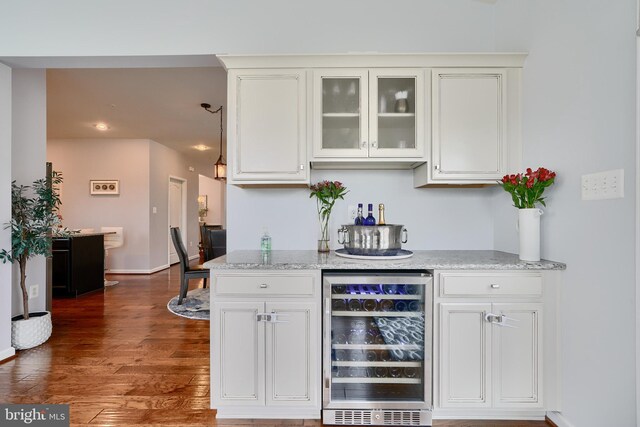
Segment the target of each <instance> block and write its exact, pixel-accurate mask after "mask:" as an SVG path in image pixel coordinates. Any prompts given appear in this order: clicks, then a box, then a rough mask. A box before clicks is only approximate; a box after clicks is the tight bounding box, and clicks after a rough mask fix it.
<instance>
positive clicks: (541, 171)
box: [498, 168, 556, 209]
mask: <svg viewBox="0 0 640 427" xmlns="http://www.w3.org/2000/svg"><path fill="white" fill-rule="evenodd" d="M555 177H556V173H555V172H552V171H550V170H549V169H545V168H538V170H536V171H533V170H531V168H527V172H526V173H524V174H521V173H519V174H517V175H505V176H504V177H503V178H502V181H499V182H498V184H500V185H501V186H502V188H503V189H504V191H506V192H508V193H509V194H511V199H512V200H513V206H515V207H516V208H518V209H531V208H535V204H536V203H540V204H541V205H542V206H547V205H546V204H545V202H544V197H542V193H544V189H545V188H547V187H549V186H550V185H551V184H553V182H554V180H555Z"/></svg>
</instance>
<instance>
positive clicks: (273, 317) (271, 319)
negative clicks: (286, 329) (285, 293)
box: [269, 311, 289, 323]
mask: <svg viewBox="0 0 640 427" xmlns="http://www.w3.org/2000/svg"><path fill="white" fill-rule="evenodd" d="M278 316H285V317H286V316H288V314H284V313H276V312H275V311H272V312H271V314H270V316H269V323H289V320H287V319H279V318H278Z"/></svg>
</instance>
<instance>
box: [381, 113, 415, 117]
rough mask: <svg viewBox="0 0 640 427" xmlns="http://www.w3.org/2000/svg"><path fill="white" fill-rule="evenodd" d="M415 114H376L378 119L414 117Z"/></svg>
mask: <svg viewBox="0 0 640 427" xmlns="http://www.w3.org/2000/svg"><path fill="white" fill-rule="evenodd" d="M415 116H416V115H415V113H378V117H383V118H393V117H415Z"/></svg>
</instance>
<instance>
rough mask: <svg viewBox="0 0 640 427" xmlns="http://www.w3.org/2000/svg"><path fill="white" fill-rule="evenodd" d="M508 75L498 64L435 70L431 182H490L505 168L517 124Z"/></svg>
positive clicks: (429, 176)
mask: <svg viewBox="0 0 640 427" xmlns="http://www.w3.org/2000/svg"><path fill="white" fill-rule="evenodd" d="M507 75H508V73H507V70H506V69H500V68H495V69H493V68H487V69H459V68H458V69H455V68H449V69H433V70H432V80H431V85H432V91H433V96H432V107H431V108H432V129H433V134H432V139H431V162H430V164H428V165H427V167H428V181H430V182H433V183H490V184H491V183H495V181H496V180H498V179H500V178H501V177H502V176H503V175H504V174H505V173H506V169H507V165H508V159H509V156H510V153H509V151H508V145H509V144H513V145H514V147H515V145H516V142H517V141H515V138H516V137H517V135H516V131H517V129H518V124H517V122H516V121H517V117H516V116H514V117H510V115H509V114H508V110H507V100H508V96H507V89H508V83H507ZM512 95H513V96H516V95H517V94H515V93H514V94H512ZM509 121H511V123H509ZM508 124H509V125H511V126H513V128H514V129H512V130H511V132H508ZM508 136H510V137H511V139H512V141H509V140H508Z"/></svg>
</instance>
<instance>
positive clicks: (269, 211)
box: [227, 170, 493, 251]
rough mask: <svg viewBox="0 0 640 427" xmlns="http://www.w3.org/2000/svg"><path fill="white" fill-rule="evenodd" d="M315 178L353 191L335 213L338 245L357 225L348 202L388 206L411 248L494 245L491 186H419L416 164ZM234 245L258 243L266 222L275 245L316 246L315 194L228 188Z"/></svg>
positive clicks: (334, 241)
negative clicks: (341, 233)
mask: <svg viewBox="0 0 640 427" xmlns="http://www.w3.org/2000/svg"><path fill="white" fill-rule="evenodd" d="M311 177H312V182H314V183H315V182H318V181H322V180H325V179H330V180H338V181H341V182H342V183H343V184H344V185H345V186H346V187H347V188H348V189H349V190H350V191H349V193H348V194H347V195H346V196H345V200H344V201H338V202H337V203H336V205H335V206H334V210H333V212H332V215H331V236H330V237H331V246H332V247H334V248H337V247H339V245H338V243H337V230H338V228H339V225H340V224H344V223H350V221H349V220H348V216H347V208H348V205H350V204H353V205H357V204H358V203H363V205H364V209H365V210H366V209H367V204H368V203H374V216H375V217H376V218H377V217H378V207H377V206H378V203H384V204H385V217H386V220H387V223H389V224H392V223H393V224H404V225H405V226H406V227H407V229H408V232H409V241H408V243H407V244H406V245H405V246H404V247H406V248H407V249H492V248H493V225H492V224H493V219H492V212H491V197H490V191H491V189H486V188H479V189H462V188H456V189H441V188H440V189H436V188H430V189H415V188H413V175H412V172H411V171H409V170H405V171H402V170H399V171H312V174H311ZM227 191H228V196H227V197H228V204H227V226H228V229H229V237H230V239H229V240H228V243H227V245H228V250H230V251H231V250H236V249H258V248H259V247H260V246H259V244H260V236H261V235H262V229H263V227H265V226H266V227H267V228H268V230H269V233H270V234H271V237H272V239H273V240H272V245H273V249H315V248H316V247H317V239H318V235H319V225H318V217H317V211H316V202H315V199H310V198H309V190H308V189H306V188H282V189H276V188H270V189H254V188H238V187H235V186H233V185H230V186H228V188H227Z"/></svg>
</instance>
